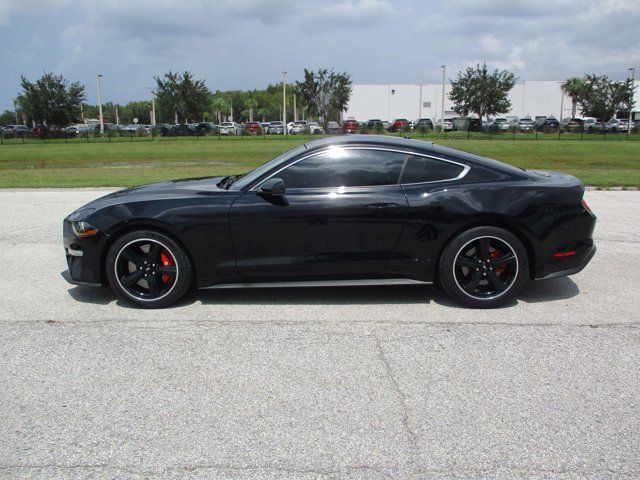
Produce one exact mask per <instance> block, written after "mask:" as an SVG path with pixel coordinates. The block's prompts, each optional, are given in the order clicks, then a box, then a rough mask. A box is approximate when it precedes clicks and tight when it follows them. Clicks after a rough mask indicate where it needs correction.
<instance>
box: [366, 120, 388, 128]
mask: <svg viewBox="0 0 640 480" xmlns="http://www.w3.org/2000/svg"><path fill="white" fill-rule="evenodd" d="M366 127H367V128H368V129H369V130H376V131H380V130H383V129H384V125H383V124H382V120H379V119H377V118H374V119H372V120H368V121H367V124H366Z"/></svg>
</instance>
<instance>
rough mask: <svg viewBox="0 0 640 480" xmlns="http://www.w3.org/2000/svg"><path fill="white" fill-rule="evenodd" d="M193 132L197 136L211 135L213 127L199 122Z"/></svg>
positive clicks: (207, 123)
mask: <svg viewBox="0 0 640 480" xmlns="http://www.w3.org/2000/svg"><path fill="white" fill-rule="evenodd" d="M195 132H196V134H197V135H211V134H212V133H213V126H212V125H211V123H209V122H200V123H198V124H196V126H195Z"/></svg>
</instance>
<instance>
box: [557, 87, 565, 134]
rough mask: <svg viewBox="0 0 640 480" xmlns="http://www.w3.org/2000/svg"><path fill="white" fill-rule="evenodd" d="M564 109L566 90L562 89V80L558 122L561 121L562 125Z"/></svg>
mask: <svg viewBox="0 0 640 480" xmlns="http://www.w3.org/2000/svg"><path fill="white" fill-rule="evenodd" d="M563 110H564V92H563V91H562V82H560V116H559V117H558V122H560V126H562V111H563Z"/></svg>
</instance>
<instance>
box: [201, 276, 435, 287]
mask: <svg viewBox="0 0 640 480" xmlns="http://www.w3.org/2000/svg"><path fill="white" fill-rule="evenodd" d="M432 283H433V282H422V281H420V280H412V279H409V278H375V279H362V280H304V281H299V282H249V283H220V284H218V285H211V286H210V287H203V288H202V289H201V290H210V289H216V288H284V287H357V286H367V285H431V284H432Z"/></svg>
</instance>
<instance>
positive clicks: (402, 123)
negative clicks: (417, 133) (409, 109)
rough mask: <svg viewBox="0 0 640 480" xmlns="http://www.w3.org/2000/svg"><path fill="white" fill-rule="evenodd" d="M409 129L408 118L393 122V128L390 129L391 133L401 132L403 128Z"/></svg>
mask: <svg viewBox="0 0 640 480" xmlns="http://www.w3.org/2000/svg"><path fill="white" fill-rule="evenodd" d="M405 127H409V122H408V121H407V119H406V118H397V119H395V120H394V121H393V122H391V126H390V127H389V131H390V132H400V131H402V129H403V128H405Z"/></svg>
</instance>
